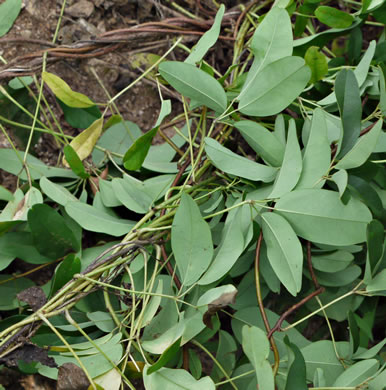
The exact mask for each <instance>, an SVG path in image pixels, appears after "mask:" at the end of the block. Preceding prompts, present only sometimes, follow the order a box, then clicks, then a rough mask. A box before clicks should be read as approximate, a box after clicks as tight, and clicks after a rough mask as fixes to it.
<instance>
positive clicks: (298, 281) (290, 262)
mask: <svg viewBox="0 0 386 390" xmlns="http://www.w3.org/2000/svg"><path fill="white" fill-rule="evenodd" d="M261 219H262V228H263V237H264V241H265V242H266V244H267V255H268V259H269V262H270V264H271V266H272V268H273V270H274V271H275V274H276V275H277V277H278V278H279V279H280V281H281V282H282V283H283V285H284V287H285V288H286V289H287V290H288V291H289V292H290V293H291V294H292V295H294V296H296V294H297V293H298V292H299V291H300V289H301V287H302V271H303V250H302V246H301V244H300V241H299V239H298V237H297V236H296V234H295V232H294V230H293V229H292V227H291V225H290V224H289V223H288V222H287V221H286V220H285V219H284V218H283V217H282V216H280V215H279V214H275V213H269V212H266V213H263V214H262V215H261Z"/></svg>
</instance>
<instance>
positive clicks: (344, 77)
mask: <svg viewBox="0 0 386 390" xmlns="http://www.w3.org/2000/svg"><path fill="white" fill-rule="evenodd" d="M335 95H336V100H337V102H338V106H339V111H340V115H341V117H342V126H343V139H342V144H341V150H340V152H339V157H342V156H344V155H345V154H346V153H347V152H348V151H349V150H351V148H352V147H353V146H354V144H355V142H356V140H357V139H358V137H359V134H360V131H361V116H362V103H361V98H360V93H359V86H358V82H357V79H356V77H355V74H354V73H353V71H352V70H350V69H343V70H341V71H340V72H339V73H338V75H337V76H336V81H335Z"/></svg>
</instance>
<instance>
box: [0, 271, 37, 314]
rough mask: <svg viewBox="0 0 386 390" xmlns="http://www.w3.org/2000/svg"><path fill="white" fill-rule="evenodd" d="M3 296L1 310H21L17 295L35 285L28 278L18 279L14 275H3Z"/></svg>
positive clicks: (1, 296)
mask: <svg viewBox="0 0 386 390" xmlns="http://www.w3.org/2000/svg"><path fill="white" fill-rule="evenodd" d="M0 282H1V283H2V284H1V295H0V310H13V309H17V308H20V302H19V300H18V299H17V294H18V293H19V292H21V291H23V290H25V289H27V288H28V287H32V286H33V285H34V283H33V282H32V280H30V279H27V278H24V277H22V278H17V279H15V277H14V276H13V275H7V274H1V275H0Z"/></svg>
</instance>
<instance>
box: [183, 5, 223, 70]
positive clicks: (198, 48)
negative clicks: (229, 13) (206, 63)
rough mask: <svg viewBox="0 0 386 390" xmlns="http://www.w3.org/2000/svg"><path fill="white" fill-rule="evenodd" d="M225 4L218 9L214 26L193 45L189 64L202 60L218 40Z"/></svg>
mask: <svg viewBox="0 0 386 390" xmlns="http://www.w3.org/2000/svg"><path fill="white" fill-rule="evenodd" d="M224 12H225V6H224V4H221V6H220V8H219V10H218V11H217V14H216V17H215V19H214V22H213V25H212V27H211V28H210V29H209V30H208V31H207V32H206V33H205V34H204V35H203V36H202V37H201V38H200V40H199V41H198V42H197V44H196V45H195V46H194V47H193V49H192V52H191V53H190V54H189V56H188V58H187V59H186V60H185V63H187V64H192V65H193V64H195V63H196V62H199V61H201V60H202V59H203V58H204V56H205V54H206V53H207V52H208V50H209V49H210V48H211V47H212V46H213V45H214V44H215V43H216V42H217V39H218V36H219V35H220V29H221V21H222V18H223V16H224Z"/></svg>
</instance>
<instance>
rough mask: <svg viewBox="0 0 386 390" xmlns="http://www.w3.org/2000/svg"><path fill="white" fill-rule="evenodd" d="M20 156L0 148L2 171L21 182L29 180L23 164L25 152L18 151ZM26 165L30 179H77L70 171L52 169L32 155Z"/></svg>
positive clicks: (10, 150) (0, 167) (28, 156)
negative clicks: (44, 177)
mask: <svg viewBox="0 0 386 390" xmlns="http://www.w3.org/2000/svg"><path fill="white" fill-rule="evenodd" d="M18 154H19V157H20V159H19V158H18V156H17V154H16V153H15V151H14V150H13V149H5V148H3V149H1V148H0V169H4V171H6V172H9V173H12V174H13V175H16V176H18V177H19V178H20V179H21V180H27V179H28V178H27V175H26V173H25V170H24V168H23V164H22V161H23V158H24V152H22V151H18ZM26 163H27V165H28V168H29V173H30V177H31V179H33V180H37V179H40V178H41V177H42V176H46V177H65V178H71V179H76V178H77V176H76V175H75V174H74V172H72V171H71V170H70V169H63V168H56V167H50V166H48V165H46V164H44V163H43V162H42V161H40V160H39V159H37V158H36V157H34V156H31V155H30V154H28V155H27V159H26Z"/></svg>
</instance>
